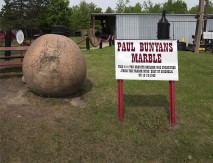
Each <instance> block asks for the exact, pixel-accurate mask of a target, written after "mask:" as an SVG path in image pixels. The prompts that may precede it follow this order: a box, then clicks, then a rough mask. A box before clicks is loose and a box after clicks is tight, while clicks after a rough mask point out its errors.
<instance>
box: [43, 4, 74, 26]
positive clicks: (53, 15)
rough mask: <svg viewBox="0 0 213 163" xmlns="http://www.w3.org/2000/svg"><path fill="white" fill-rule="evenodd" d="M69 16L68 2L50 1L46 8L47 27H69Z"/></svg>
mask: <svg viewBox="0 0 213 163" xmlns="http://www.w3.org/2000/svg"><path fill="white" fill-rule="evenodd" d="M70 15H71V10H70V8H69V0H51V3H50V4H49V5H48V6H47V12H46V18H45V21H46V24H47V25H48V26H51V25H64V26H65V27H70Z"/></svg>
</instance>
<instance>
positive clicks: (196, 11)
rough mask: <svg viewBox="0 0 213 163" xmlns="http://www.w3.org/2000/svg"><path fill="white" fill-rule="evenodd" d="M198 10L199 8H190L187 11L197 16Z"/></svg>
mask: <svg viewBox="0 0 213 163" xmlns="http://www.w3.org/2000/svg"><path fill="white" fill-rule="evenodd" d="M198 8H199V6H198V5H197V6H195V7H192V8H191V9H190V10H189V13H190V14H197V13H198Z"/></svg>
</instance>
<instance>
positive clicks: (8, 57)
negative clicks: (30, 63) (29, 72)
mask: <svg viewBox="0 0 213 163" xmlns="http://www.w3.org/2000/svg"><path fill="white" fill-rule="evenodd" d="M28 48H29V46H13V47H0V51H20V53H19V55H12V56H6V57H5V56H2V57H0V59H14V58H20V63H12V62H9V63H7V62H4V63H2V62H1V63H0V67H9V66H17V65H22V62H23V58H24V55H23V51H26V50H27V49H28Z"/></svg>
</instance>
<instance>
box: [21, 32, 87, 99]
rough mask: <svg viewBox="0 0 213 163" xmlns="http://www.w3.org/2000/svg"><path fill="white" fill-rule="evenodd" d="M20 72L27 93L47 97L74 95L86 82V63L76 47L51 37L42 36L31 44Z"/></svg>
mask: <svg viewBox="0 0 213 163" xmlns="http://www.w3.org/2000/svg"><path fill="white" fill-rule="evenodd" d="M22 70H23V75H24V80H25V82H26V84H27V86H28V87H29V89H30V90H31V91H32V92H34V93H36V94H39V95H42V96H48V97H61V96H67V95H71V94H73V93H76V92H77V91H78V89H79V88H80V87H81V86H82V84H83V83H84V81H85V79H86V62H85V59H84V56H83V55H82V53H81V50H80V49H79V47H78V46H77V45H76V44H75V42H74V41H72V40H71V39H69V38H67V37H65V36H61V35H55V34H47V35H43V36H41V37H39V38H38V39H36V40H35V41H34V42H33V43H32V44H31V46H30V47H29V49H28V50H27V52H26V55H25V57H24V61H23V66H22Z"/></svg>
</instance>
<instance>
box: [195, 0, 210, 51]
mask: <svg viewBox="0 0 213 163" xmlns="http://www.w3.org/2000/svg"><path fill="white" fill-rule="evenodd" d="M207 6H208V0H199V13H198V15H197V24H196V31H195V39H194V44H195V50H194V51H195V53H199V48H200V42H201V35H202V32H203V30H205V29H204V28H205V26H206V22H205V21H204V14H207V13H206V10H207ZM204 22H205V23H204ZM203 23H204V24H203ZM203 27H204V28H203Z"/></svg>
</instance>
